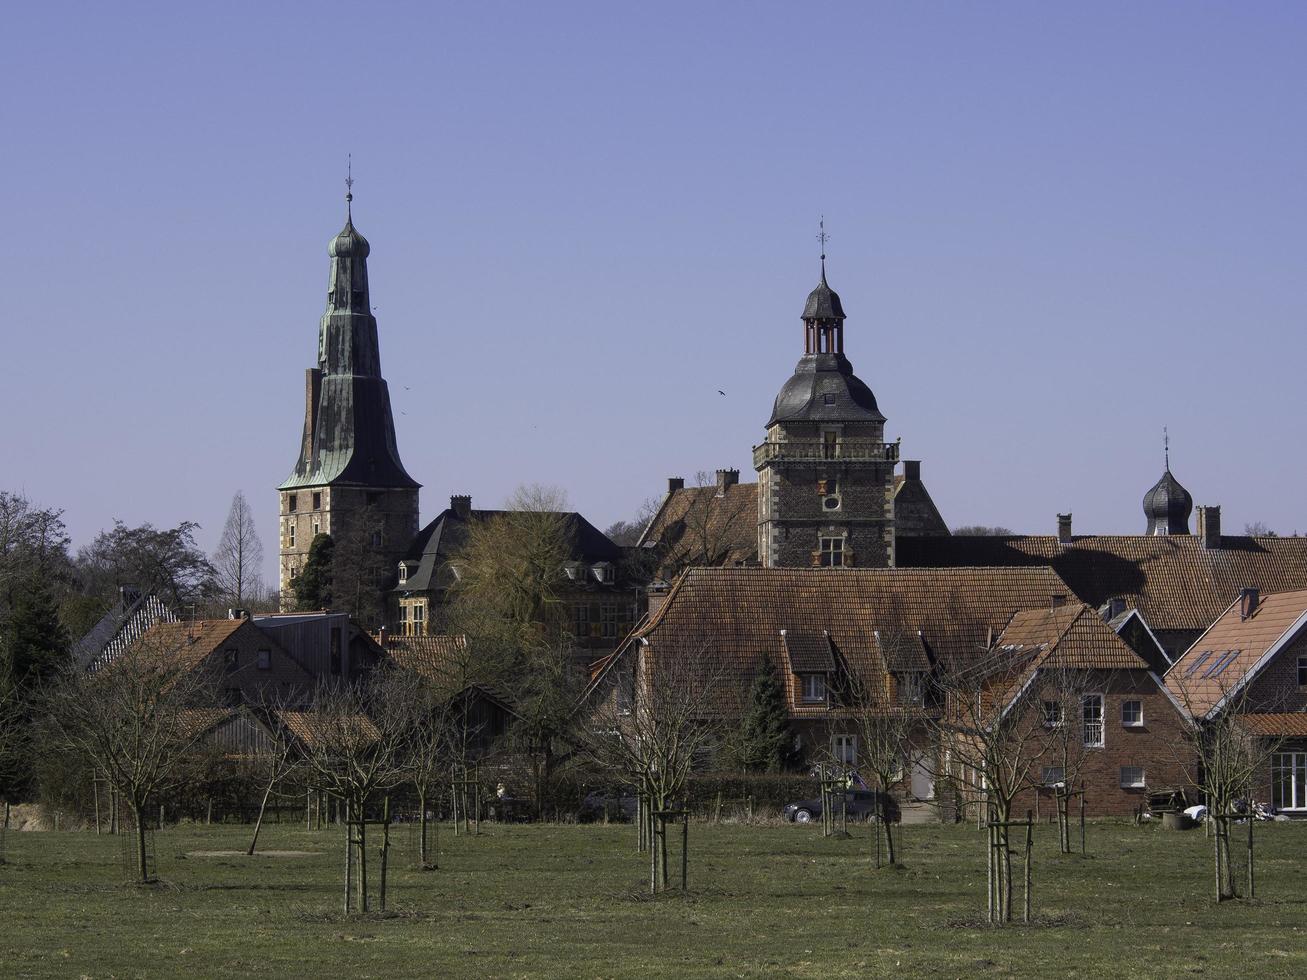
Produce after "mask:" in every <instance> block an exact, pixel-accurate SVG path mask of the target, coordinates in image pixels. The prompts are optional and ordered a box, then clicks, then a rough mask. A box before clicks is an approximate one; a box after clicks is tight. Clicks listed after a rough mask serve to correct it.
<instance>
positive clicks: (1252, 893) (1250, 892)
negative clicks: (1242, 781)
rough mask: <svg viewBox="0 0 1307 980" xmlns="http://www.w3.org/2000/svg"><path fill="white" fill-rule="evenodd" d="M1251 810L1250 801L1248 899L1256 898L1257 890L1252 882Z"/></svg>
mask: <svg viewBox="0 0 1307 980" xmlns="http://www.w3.org/2000/svg"><path fill="white" fill-rule="evenodd" d="M1253 820H1254V817H1253V808H1252V801H1249V804H1248V897H1249V898H1256V897H1257V888H1256V885H1255V884H1254V881H1253Z"/></svg>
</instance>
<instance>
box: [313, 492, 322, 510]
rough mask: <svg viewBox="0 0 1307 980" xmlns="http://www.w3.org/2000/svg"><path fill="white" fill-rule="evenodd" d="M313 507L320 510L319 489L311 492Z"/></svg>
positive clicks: (320, 495) (320, 498) (320, 493)
mask: <svg viewBox="0 0 1307 980" xmlns="http://www.w3.org/2000/svg"><path fill="white" fill-rule="evenodd" d="M313 509H314V510H322V492H321V491H320V490H315V491H314V492H313Z"/></svg>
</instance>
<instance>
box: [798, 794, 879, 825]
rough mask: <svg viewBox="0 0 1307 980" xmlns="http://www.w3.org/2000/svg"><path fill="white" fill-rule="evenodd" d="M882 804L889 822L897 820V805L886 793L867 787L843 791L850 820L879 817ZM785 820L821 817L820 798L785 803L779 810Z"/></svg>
mask: <svg viewBox="0 0 1307 980" xmlns="http://www.w3.org/2000/svg"><path fill="white" fill-rule="evenodd" d="M882 805H883V806H884V813H885V818H886V819H887V820H888V821H889V822H890V823H898V822H899V816H900V815H899V805H898V803H897V802H896V801H895V799H894V797H892V796H890V795H889V794H888V793H881V792H877V791H874V790H868V789H846V790H845V791H844V806H845V812H846V813H847V814H848V817H849V819H850V820H873V819H879V818H880V815H881V807H882ZM781 812H782V813H783V814H784V815H785V819H786V820H793V821H794V822H795V823H809V822H811V821H813V820H820V819H821V800H820V799H816V800H799V801H798V802H797V803H789V804H786V806H785V809H784V810H783V811H781ZM839 813H840V811H839V797H836V798H835V816H837V817H838V816H839Z"/></svg>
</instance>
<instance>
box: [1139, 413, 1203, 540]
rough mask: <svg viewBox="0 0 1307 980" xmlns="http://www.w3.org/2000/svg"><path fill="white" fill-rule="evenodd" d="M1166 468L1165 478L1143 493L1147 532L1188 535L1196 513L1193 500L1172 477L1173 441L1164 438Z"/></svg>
mask: <svg viewBox="0 0 1307 980" xmlns="http://www.w3.org/2000/svg"><path fill="white" fill-rule="evenodd" d="M1162 439H1163V446H1164V453H1165V459H1166V468H1165V469H1164V470H1163V471H1162V478H1161V479H1160V480H1158V481H1157V482H1156V483H1154V484H1153V486H1152V488H1151V489H1150V490H1149V491H1148V492H1147V493H1146V494H1144V520H1145V521H1146V522H1147V523H1146V524H1145V528H1144V533H1145V534H1151V535H1172V534H1188V533H1189V515H1190V514H1192V513H1193V509H1194V498H1193V496H1192V495H1190V493H1189V491H1188V490H1186V489H1185V488H1184V487H1182V486H1181V485H1180V481H1179V480H1177V479H1176V478H1175V477H1174V476H1172V475H1171V439H1170V436H1169V435H1165V434H1164V435H1163V437H1162Z"/></svg>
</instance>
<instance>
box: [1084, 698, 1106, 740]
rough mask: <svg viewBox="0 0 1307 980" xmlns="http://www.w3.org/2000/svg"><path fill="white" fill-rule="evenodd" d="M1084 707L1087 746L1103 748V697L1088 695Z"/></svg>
mask: <svg viewBox="0 0 1307 980" xmlns="http://www.w3.org/2000/svg"><path fill="white" fill-rule="evenodd" d="M1081 703H1082V705H1083V706H1084V722H1085V746H1086V747H1087V748H1091V749H1096V748H1102V746H1103V695H1101V694H1086V695H1085V697H1084V700H1083V701H1082V702H1081Z"/></svg>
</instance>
